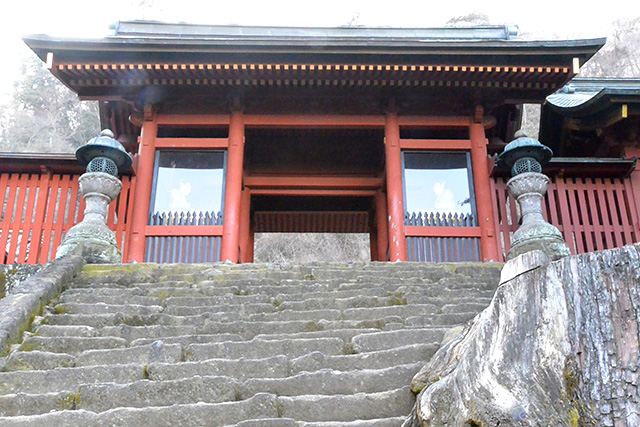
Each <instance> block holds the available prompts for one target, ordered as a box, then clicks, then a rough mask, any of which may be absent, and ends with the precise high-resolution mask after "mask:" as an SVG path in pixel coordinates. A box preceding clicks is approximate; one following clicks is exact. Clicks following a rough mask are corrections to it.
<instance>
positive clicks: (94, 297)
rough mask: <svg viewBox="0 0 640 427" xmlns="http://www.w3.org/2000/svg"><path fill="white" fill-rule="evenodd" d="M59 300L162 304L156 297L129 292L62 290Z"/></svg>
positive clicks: (70, 302) (68, 302) (75, 302)
mask: <svg viewBox="0 0 640 427" xmlns="http://www.w3.org/2000/svg"><path fill="white" fill-rule="evenodd" d="M94 291H95V290H94ZM120 291H122V290H120ZM59 302H60V303H61V304H96V303H103V304H108V305H120V304H136V305H158V306H161V305H163V303H162V300H161V299H160V298H157V297H151V296H145V295H131V294H130V293H127V294H123V293H122V292H120V293H118V294H115V295H105V294H98V293H96V292H91V293H88V292H85V293H78V292H76V293H67V292H64V293H62V295H60V298H59Z"/></svg>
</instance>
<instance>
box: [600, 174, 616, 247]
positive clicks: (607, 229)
mask: <svg viewBox="0 0 640 427" xmlns="http://www.w3.org/2000/svg"><path fill="white" fill-rule="evenodd" d="M595 181H596V182H595V185H596V191H597V193H598V202H599V206H600V214H601V218H602V226H603V228H604V233H603V234H604V241H605V245H603V247H601V248H599V250H602V249H607V248H613V247H614V243H613V233H612V230H613V227H612V223H611V215H610V212H609V206H608V203H607V197H606V196H605V191H606V186H605V183H604V180H603V179H602V178H597V179H596V180H595Z"/></svg>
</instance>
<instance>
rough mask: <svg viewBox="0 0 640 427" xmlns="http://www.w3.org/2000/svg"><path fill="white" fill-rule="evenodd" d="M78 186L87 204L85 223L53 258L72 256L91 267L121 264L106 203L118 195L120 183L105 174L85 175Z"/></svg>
mask: <svg viewBox="0 0 640 427" xmlns="http://www.w3.org/2000/svg"><path fill="white" fill-rule="evenodd" d="M78 183H79V185H80V192H81V193H82V196H83V197H84V200H85V203H86V207H85V210H84V219H83V220H82V222H81V223H79V224H77V225H75V226H73V227H72V228H71V229H70V230H69V231H68V232H67V234H66V235H65V237H64V240H63V241H62V244H61V245H60V246H59V247H58V249H57V251H56V258H60V257H62V256H64V255H67V254H70V253H73V254H76V255H81V256H82V257H83V258H84V259H85V261H86V262H87V263H90V264H112V263H120V262H122V254H121V253H120V250H119V249H118V244H117V242H116V237H115V233H114V232H113V231H111V230H110V229H109V227H107V225H106V222H107V213H108V207H109V203H111V202H112V201H113V200H115V199H116V197H118V194H120V190H121V189H122V183H121V182H120V180H119V179H118V178H116V177H115V176H113V175H110V174H108V173H104V172H87V173H85V174H83V175H82V176H81V177H80V179H79V181H78Z"/></svg>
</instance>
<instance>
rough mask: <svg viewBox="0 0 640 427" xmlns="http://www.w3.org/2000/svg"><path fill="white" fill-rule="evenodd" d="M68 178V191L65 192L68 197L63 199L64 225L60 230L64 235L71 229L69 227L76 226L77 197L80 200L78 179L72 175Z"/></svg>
mask: <svg viewBox="0 0 640 427" xmlns="http://www.w3.org/2000/svg"><path fill="white" fill-rule="evenodd" d="M69 178H70V179H69V189H68V190H67V194H68V197H66V198H65V199H64V200H65V208H66V216H65V217H64V225H63V227H62V230H63V231H64V233H65V234H66V233H67V231H69V230H70V229H71V227H73V226H74V225H76V218H77V217H79V216H80V215H79V213H78V212H77V211H78V210H80V206H79V203H78V197H80V198H82V196H81V195H80V194H79V193H80V184H79V183H78V179H79V178H80V177H79V176H78V175H73V176H70V177H69ZM67 200H68V201H69V202H68V204H67V203H66V201H67ZM83 211H84V209H83Z"/></svg>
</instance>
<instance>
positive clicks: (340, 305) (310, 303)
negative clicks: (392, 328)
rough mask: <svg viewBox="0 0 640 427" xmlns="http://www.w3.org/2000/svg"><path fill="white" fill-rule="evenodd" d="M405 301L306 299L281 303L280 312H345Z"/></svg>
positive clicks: (362, 298)
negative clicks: (332, 310) (321, 310)
mask: <svg viewBox="0 0 640 427" xmlns="http://www.w3.org/2000/svg"><path fill="white" fill-rule="evenodd" d="M406 303H407V301H406V300H404V299H403V298H401V297H390V296H385V297H378V296H355V297H349V298H334V299H329V298H308V299H304V300H302V301H283V302H282V303H280V305H279V306H278V308H279V309H280V310H294V311H307V310H319V309H337V310H346V309H349V308H369V307H386V306H395V305H406Z"/></svg>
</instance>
